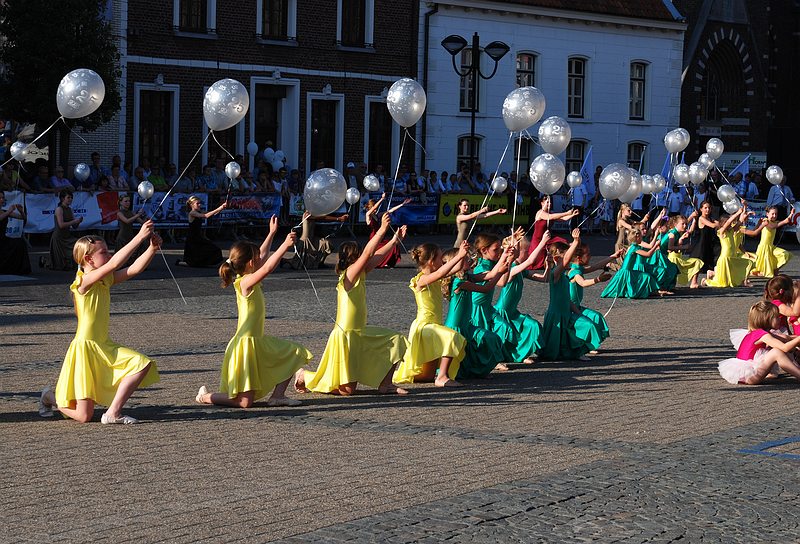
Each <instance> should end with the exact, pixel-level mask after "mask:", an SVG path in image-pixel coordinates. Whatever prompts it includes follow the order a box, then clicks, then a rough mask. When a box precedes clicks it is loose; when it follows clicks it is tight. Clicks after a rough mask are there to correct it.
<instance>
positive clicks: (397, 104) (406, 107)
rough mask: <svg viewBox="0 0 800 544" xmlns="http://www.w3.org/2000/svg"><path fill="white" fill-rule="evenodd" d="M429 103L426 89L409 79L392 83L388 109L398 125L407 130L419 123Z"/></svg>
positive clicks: (387, 98)
mask: <svg viewBox="0 0 800 544" xmlns="http://www.w3.org/2000/svg"><path fill="white" fill-rule="evenodd" d="M427 103H428V99H427V97H426V96H425V89H423V88H422V85H420V84H419V83H418V82H416V81H414V80H413V79H411V78H409V77H404V78H402V79H398V80H397V81H395V82H394V83H392V86H391V87H390V88H389V94H387V95H386V107H387V108H388V109H389V115H391V116H392V119H394V120H395V121H397V124H398V125H400V126H401V127H406V128H408V127H410V126H412V125H415V124H416V123H417V121H419V118H420V117H422V114H423V113H424V112H425V105H426V104H427Z"/></svg>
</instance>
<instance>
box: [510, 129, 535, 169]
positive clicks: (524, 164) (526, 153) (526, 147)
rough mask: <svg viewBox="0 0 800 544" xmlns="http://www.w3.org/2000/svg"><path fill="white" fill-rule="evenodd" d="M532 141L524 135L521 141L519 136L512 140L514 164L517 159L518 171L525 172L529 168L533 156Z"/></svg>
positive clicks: (515, 165) (515, 164)
mask: <svg viewBox="0 0 800 544" xmlns="http://www.w3.org/2000/svg"><path fill="white" fill-rule="evenodd" d="M534 145H535V144H534V141H533V140H531V139H530V138H528V137H527V136H524V137H523V138H522V142H520V141H519V138H517V139H516V140H514V166H513V168H516V167H517V160H518V159H519V171H520V173H522V172H527V171H528V170H530V168H531V159H532V158H533V146H534Z"/></svg>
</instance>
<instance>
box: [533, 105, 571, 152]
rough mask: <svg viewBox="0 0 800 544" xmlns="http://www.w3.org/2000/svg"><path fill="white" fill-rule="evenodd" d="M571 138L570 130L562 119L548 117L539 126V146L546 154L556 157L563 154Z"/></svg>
mask: <svg viewBox="0 0 800 544" xmlns="http://www.w3.org/2000/svg"><path fill="white" fill-rule="evenodd" d="M571 138H572V129H571V128H570V126H569V123H567V122H566V121H565V120H564V119H562V118H561V117H558V116H555V115H554V116H553V117H548V118H547V119H545V120H544V121H542V124H541V125H539V145H540V146H542V149H544V150H545V151H546V152H547V153H552V154H553V155H558V154H559V153H563V152H564V150H565V149H567V146H568V145H569V141H570V139H571Z"/></svg>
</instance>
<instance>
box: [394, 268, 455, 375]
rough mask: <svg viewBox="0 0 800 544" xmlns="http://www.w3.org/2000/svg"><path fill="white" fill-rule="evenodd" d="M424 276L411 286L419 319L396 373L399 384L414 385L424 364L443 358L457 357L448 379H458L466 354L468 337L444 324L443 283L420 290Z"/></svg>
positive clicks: (411, 283)
mask: <svg viewBox="0 0 800 544" xmlns="http://www.w3.org/2000/svg"><path fill="white" fill-rule="evenodd" d="M421 276H422V272H420V273H419V274H417V275H416V276H414V277H413V278H411V282H410V283H409V285H408V286H409V287H410V288H411V290H412V291H413V292H414V299H415V300H416V302H417V317H416V319H414V321H413V322H412V323H411V330H410V331H409V333H408V341H409V343H410V344H411V345H410V347H409V349H408V351H407V352H406V357H405V359H403V362H402V363H400V366H398V367H397V370H395V372H394V381H395V383H413V382H414V377H415V376H417V375H418V374H420V373H421V372H422V365H424V364H425V363H427V362H429V361H433V360H438V359H439V358H441V357H452V358H453V362H452V363H451V364H450V368H448V370H447V376H448V377H449V378H450V379H451V380H455V379H456V375H457V374H458V369H459V367H460V366H461V361H462V360H463V359H464V355H465V354H466V352H465V351H464V350H465V347H466V345H467V340H466V338H464V337H463V336H461V335H460V334H459V333H457V332H456V331H454V330H453V329H451V328H450V327H445V326H444V325H443V324H442V282H441V280H439V281H436V282H433V283H429V284H428V285H426V286H425V287H423V288H422V289H417V281H419V278H420V277H421Z"/></svg>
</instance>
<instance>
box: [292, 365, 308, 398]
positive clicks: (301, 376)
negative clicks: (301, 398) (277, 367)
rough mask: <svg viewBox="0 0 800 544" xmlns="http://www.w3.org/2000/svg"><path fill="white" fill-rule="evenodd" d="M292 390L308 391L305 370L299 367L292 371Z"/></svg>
mask: <svg viewBox="0 0 800 544" xmlns="http://www.w3.org/2000/svg"><path fill="white" fill-rule="evenodd" d="M294 390H295V391H297V392H298V393H308V389H307V388H306V370H305V369H304V368H301V369H300V370H298V371H297V372H295V373H294Z"/></svg>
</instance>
